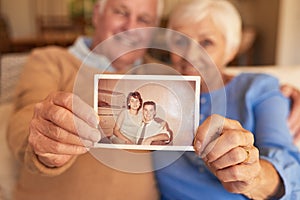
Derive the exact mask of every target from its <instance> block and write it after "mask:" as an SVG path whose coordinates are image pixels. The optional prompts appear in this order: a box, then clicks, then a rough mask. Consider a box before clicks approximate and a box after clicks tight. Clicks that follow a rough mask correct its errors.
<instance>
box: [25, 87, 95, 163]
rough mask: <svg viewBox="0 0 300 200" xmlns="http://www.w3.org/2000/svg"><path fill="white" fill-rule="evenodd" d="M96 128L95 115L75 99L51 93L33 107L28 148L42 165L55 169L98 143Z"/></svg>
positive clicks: (60, 93)
mask: <svg viewBox="0 0 300 200" xmlns="http://www.w3.org/2000/svg"><path fill="white" fill-rule="evenodd" d="M97 124H98V118H97V115H96V113H95V112H94V110H93V109H92V108H91V107H90V106H88V105H87V104H86V103H84V102H83V101H82V100H81V99H80V98H79V97H77V96H75V95H73V94H71V93H65V92H56V93H52V94H50V95H49V96H48V97H47V98H46V99H45V100H43V101H42V102H40V103H38V104H36V106H35V110H34V115H33V118H32V120H31V123H30V133H29V138H28V140H29V144H30V145H31V146H32V148H33V151H34V152H35V154H36V155H37V156H38V158H39V160H40V161H41V162H42V163H43V164H45V165H46V166H48V167H59V166H62V165H64V164H65V163H67V162H68V161H69V160H70V159H71V158H72V157H73V156H75V155H80V154H84V153H86V152H87V147H91V146H93V144H94V143H95V142H98V141H99V140H100V132H99V131H98V130H97V128H96V127H97Z"/></svg>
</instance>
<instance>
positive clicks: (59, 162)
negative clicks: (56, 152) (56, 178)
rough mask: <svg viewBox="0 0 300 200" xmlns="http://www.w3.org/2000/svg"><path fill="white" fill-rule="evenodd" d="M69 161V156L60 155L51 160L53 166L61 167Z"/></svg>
mask: <svg viewBox="0 0 300 200" xmlns="http://www.w3.org/2000/svg"><path fill="white" fill-rule="evenodd" d="M69 159H70V156H69V155H61V156H55V157H54V158H53V159H52V162H53V164H54V165H55V166H58V167H59V166H62V165H63V164H65V163H66V162H67V161H68V160H69Z"/></svg>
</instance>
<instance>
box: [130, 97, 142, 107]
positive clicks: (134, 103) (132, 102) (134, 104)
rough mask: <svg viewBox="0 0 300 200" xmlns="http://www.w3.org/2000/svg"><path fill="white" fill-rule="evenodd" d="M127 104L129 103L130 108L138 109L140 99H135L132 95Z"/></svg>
mask: <svg viewBox="0 0 300 200" xmlns="http://www.w3.org/2000/svg"><path fill="white" fill-rule="evenodd" d="M129 104H130V109H131V110H138V109H139V107H140V105H141V104H140V100H139V99H136V98H134V97H132V96H131V97H130V99H129Z"/></svg>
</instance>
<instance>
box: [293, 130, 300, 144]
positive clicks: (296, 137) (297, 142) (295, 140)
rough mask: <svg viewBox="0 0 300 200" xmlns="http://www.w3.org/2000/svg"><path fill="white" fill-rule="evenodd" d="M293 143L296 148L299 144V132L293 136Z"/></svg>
mask: <svg viewBox="0 0 300 200" xmlns="http://www.w3.org/2000/svg"><path fill="white" fill-rule="evenodd" d="M294 143H295V144H296V145H298V146H299V144H300V130H298V132H297V133H296V134H295V135H294Z"/></svg>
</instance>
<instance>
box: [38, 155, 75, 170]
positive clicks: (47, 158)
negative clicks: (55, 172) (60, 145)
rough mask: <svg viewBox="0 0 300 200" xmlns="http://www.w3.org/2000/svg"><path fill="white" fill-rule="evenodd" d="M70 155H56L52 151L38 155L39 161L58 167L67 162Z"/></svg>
mask: <svg viewBox="0 0 300 200" xmlns="http://www.w3.org/2000/svg"><path fill="white" fill-rule="evenodd" d="M72 157H73V156H72V155H57V154H52V153H43V154H40V155H38V159H39V160H40V162H42V163H44V164H45V165H46V166H48V167H60V166H63V165H64V164H65V163H66V162H68V161H69V160H70V159H71V158H72Z"/></svg>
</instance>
